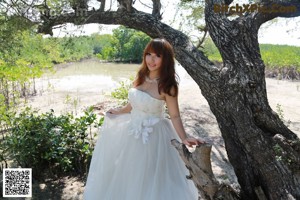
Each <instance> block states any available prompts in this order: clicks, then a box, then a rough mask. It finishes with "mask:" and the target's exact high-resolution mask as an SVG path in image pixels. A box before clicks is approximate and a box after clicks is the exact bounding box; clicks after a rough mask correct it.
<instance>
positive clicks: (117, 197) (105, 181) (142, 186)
mask: <svg viewBox="0 0 300 200" xmlns="http://www.w3.org/2000/svg"><path fill="white" fill-rule="evenodd" d="M131 120H132V119H131V117H130V114H123V115H119V116H117V117H113V118H112V117H107V116H106V117H105V120H104V125H103V127H102V129H101V131H100V136H99V138H98V140H97V144H96V147H95V150H94V153H93V157H92V161H91V165H90V169H89V174H88V179H87V183H86V186H85V191H84V200H197V199H198V192H197V189H196V187H195V185H194V183H193V182H192V181H191V180H188V179H187V178H186V176H187V175H188V174H189V173H188V170H187V169H186V167H185V165H184V163H183V161H182V160H181V158H180V157H179V154H178V152H177V151H176V149H175V147H173V146H172V145H171V142H170V141H171V140H172V139H174V138H176V139H178V136H177V135H176V132H175V130H174V128H173V126H172V125H171V123H170V120H168V119H161V120H159V122H157V123H156V124H155V125H154V126H153V131H152V132H151V133H150V134H149V138H148V142H147V143H143V142H142V139H141V138H135V137H134V136H133V135H132V134H129V132H130V131H129V127H130V124H132V121H131Z"/></svg>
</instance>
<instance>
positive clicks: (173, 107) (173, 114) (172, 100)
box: [165, 94, 204, 146]
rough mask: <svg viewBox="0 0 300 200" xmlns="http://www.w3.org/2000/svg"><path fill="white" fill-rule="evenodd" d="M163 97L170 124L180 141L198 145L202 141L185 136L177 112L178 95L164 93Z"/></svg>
mask: <svg viewBox="0 0 300 200" xmlns="http://www.w3.org/2000/svg"><path fill="white" fill-rule="evenodd" d="M165 99H166V103H167V107H168V111H169V115H170V118H171V121H172V124H173V126H174V128H175V130H176V132H177V134H178V136H179V138H180V139H181V141H182V143H183V144H185V145H188V146H192V145H198V144H201V143H204V142H202V141H200V140H198V139H196V138H193V137H187V134H186V132H185V130H184V128H183V124H182V120H181V117H180V113H179V106H178V97H177V96H176V97H173V96H170V95H168V94H165Z"/></svg>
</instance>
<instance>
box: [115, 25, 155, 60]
mask: <svg viewBox="0 0 300 200" xmlns="http://www.w3.org/2000/svg"><path fill="white" fill-rule="evenodd" d="M113 36H114V37H115V38H116V39H117V41H118V42H117V44H116V49H117V51H116V52H115V58H116V59H120V60H121V61H126V62H128V61H130V62H137V63H140V62H141V61H142V58H143V56H142V55H143V50H144V48H145V46H146V44H147V43H148V42H149V41H150V37H149V36H147V35H146V34H145V33H143V32H140V31H136V30H134V29H129V28H125V27H124V26H120V27H119V28H117V29H114V30H113Z"/></svg>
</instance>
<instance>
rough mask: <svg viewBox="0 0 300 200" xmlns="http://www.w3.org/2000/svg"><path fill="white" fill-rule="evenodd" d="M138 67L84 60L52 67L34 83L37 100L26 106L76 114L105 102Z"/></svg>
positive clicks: (132, 75)
mask: <svg viewBox="0 0 300 200" xmlns="http://www.w3.org/2000/svg"><path fill="white" fill-rule="evenodd" d="M138 68H139V65H138V64H116V63H101V62H99V61H97V60H93V59H91V60H84V61H81V62H74V63H68V64H60V65H56V66H55V73H48V74H45V75H44V76H43V77H42V78H40V79H37V80H36V88H37V93H38V95H37V96H34V97H31V98H30V99H29V101H28V105H30V106H32V107H33V108H37V109H39V110H40V111H41V112H47V111H49V110H50V109H54V111H55V112H56V113H64V112H75V113H79V112H80V111H82V110H83V109H84V108H86V107H88V106H91V105H95V104H97V103H99V102H101V101H105V100H107V99H108V98H109V94H110V92H111V91H112V90H113V89H114V88H116V87H118V85H119V82H120V81H124V80H128V79H129V78H130V77H134V76H135V75H136V72H137V70H138Z"/></svg>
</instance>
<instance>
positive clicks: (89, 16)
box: [23, 0, 300, 200]
mask: <svg viewBox="0 0 300 200" xmlns="http://www.w3.org/2000/svg"><path fill="white" fill-rule="evenodd" d="M64 2H65V4H64V5H63V6H64V8H65V9H68V8H70V7H72V6H70V4H69V3H68V2H67V1H64ZM72 2H73V3H74V0H73V1H72ZM101 2H102V3H103V1H101ZM128 2H130V3H131V4H133V3H134V2H133V1H125V0H118V4H119V5H121V6H119V9H115V10H114V8H115V7H114V6H113V3H116V2H113V1H112V3H111V5H110V6H109V3H110V1H107V2H106V6H105V7H109V8H106V9H105V8H104V9H103V6H102V9H100V8H99V9H95V8H88V7H87V4H85V5H82V3H83V2H82V1H80V2H79V1H78V2H77V3H78V4H80V5H81V6H80V8H81V9H85V11H86V12H82V13H84V14H81V15H76V13H75V12H77V13H78V9H75V10H72V9H71V10H69V11H70V13H66V12H64V13H62V14H58V15H55V16H50V15H46V16H45V15H43V18H41V19H42V21H41V22H42V25H41V26H39V28H38V30H39V31H40V32H44V33H49V34H52V27H53V26H55V25H60V24H64V23H74V24H77V25H78V24H88V23H100V24H122V25H124V26H127V27H130V28H133V29H137V30H140V31H142V32H144V33H146V34H148V35H149V36H150V37H153V38H154V37H164V38H166V39H167V40H168V41H170V42H171V43H172V45H173V46H174V49H175V54H176V59H177V60H178V61H179V62H180V64H181V65H182V66H183V67H184V68H185V69H186V71H187V72H188V73H189V74H190V75H191V77H192V78H193V79H194V80H195V82H196V83H197V84H198V85H199V87H200V89H201V92H202V94H203V95H204V97H205V98H206V99H207V101H208V103H209V105H210V108H211V110H212V112H213V113H214V115H215V116H216V119H217V121H218V124H219V127H220V130H221V133H222V136H223V138H224V141H225V144H226V150H227V153H228V157H229V160H230V162H231V164H232V165H233V167H234V170H235V173H236V175H237V177H238V181H239V184H240V186H241V193H240V197H241V199H253V200H255V199H274V200H277V199H300V187H299V186H300V172H299V171H300V169H299V166H300V142H299V138H298V137H297V136H296V134H295V133H293V132H292V131H291V130H289V129H288V128H287V127H286V126H285V125H284V123H283V122H282V121H281V120H280V118H279V116H278V115H277V114H276V113H275V112H274V111H272V109H271V108H270V106H269V104H268V99H267V93H266V83H265V77H264V69H265V65H264V62H263V60H262V58H261V55H260V49H259V45H258V40H257V34H258V30H259V28H260V26H261V25H262V24H263V23H265V22H267V21H269V20H272V19H274V18H276V17H295V16H299V15H300V4H299V1H298V0H288V1H285V3H282V1H280V0H260V1H255V2H256V4H257V3H260V5H262V6H265V7H268V8H271V7H272V6H274V5H277V6H282V7H280V8H281V9H284V8H288V6H290V8H293V9H291V10H289V11H288V12H287V11H284V10H281V12H269V13H266V12H262V10H244V11H245V12H240V13H236V14H238V15H235V16H231V15H232V14H233V13H226V12H217V11H216V10H214V7H215V5H223V6H231V3H232V2H233V1H232V0H211V1H205V22H206V28H207V30H208V32H209V34H210V36H211V38H212V40H213V41H214V43H215V45H216V46H217V48H218V49H219V51H220V54H221V57H222V61H223V65H222V67H221V68H219V67H218V66H215V65H214V64H213V63H212V62H211V61H210V60H209V59H208V58H207V57H206V56H205V55H204V53H203V52H202V51H201V50H199V49H197V48H196V46H194V45H193V44H192V42H191V41H190V40H189V38H188V37H187V36H186V35H185V34H183V33H182V32H180V31H178V30H175V29H173V28H171V27H170V26H168V25H167V24H164V23H162V22H161V16H162V14H161V10H160V8H161V6H160V1H159V0H155V1H154V0H152V6H151V7H152V8H153V10H152V12H151V13H146V12H143V11H139V10H137V9H135V8H134V6H132V5H128ZM194 2H196V3H197V1H194ZM251 2H253V1H251ZM49 3H52V4H53V5H54V4H55V5H57V4H58V2H57V1H54V0H53V1H45V2H44V6H45V7H48V8H49V5H48V4H49ZM85 3H87V2H85ZM53 5H52V6H53ZM73 5H74V4H73ZM122 5H126V6H122ZM30 6H31V5H30ZM232 6H235V4H233V5H232ZM31 7H32V6H31ZM86 8H88V9H86ZM23 9H24V8H23ZM26 17H27V18H29V19H33V18H34V17H33V16H29V15H26ZM279 158H281V159H279Z"/></svg>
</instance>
